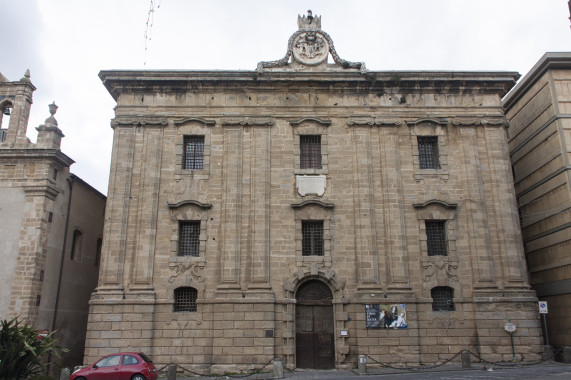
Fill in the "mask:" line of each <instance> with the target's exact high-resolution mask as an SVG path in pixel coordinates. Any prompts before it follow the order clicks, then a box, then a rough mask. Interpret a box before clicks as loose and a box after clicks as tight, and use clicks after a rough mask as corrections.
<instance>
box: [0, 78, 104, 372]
mask: <svg viewBox="0 0 571 380" xmlns="http://www.w3.org/2000/svg"><path fill="white" fill-rule="evenodd" d="M35 89H36V88H35V87H34V85H33V84H32V82H31V81H30V76H29V73H26V75H25V76H24V77H22V79H20V80H19V81H14V82H11V81H9V80H8V79H7V78H6V77H4V76H3V75H2V74H0V111H1V112H2V113H1V114H0V220H1V221H2V232H3V233H2V239H0V259H1V260H2V265H1V266H0V284H2V286H0V319H12V318H14V317H19V318H20V320H22V321H24V322H25V323H27V324H29V325H32V326H34V327H36V328H38V329H45V330H47V331H53V330H57V332H56V338H57V339H58V344H59V345H60V346H63V347H65V348H67V349H69V352H67V353H65V354H64V356H63V365H65V366H69V365H74V364H78V363H81V361H82V359H83V349H84V343H85V331H86V328H87V312H88V301H89V298H90V295H91V293H92V292H93V289H94V288H95V286H96V285H97V276H98V265H99V254H100V248H101V244H102V235H103V216H104V211H105V201H106V198H105V196H104V195H102V194H101V193H99V192H98V191H97V190H95V189H94V188H92V187H91V186H89V185H88V184H87V183H85V182H84V181H83V180H81V179H80V178H79V177H77V176H75V175H74V174H71V173H70V172H69V167H70V165H72V164H73V162H74V161H73V160H72V159H71V158H69V157H68V156H67V155H65V154H64V153H62V151H61V150H60V142H61V139H62V137H63V133H62V131H61V130H60V129H59V128H58V126H57V121H56V119H55V117H54V114H55V112H56V110H57V106H56V105H55V104H51V105H50V106H49V110H50V114H51V115H50V116H49V117H48V118H47V119H46V121H45V124H43V125H40V126H39V127H38V128H36V129H37V130H38V138H37V142H36V143H32V142H30V140H29V139H28V138H27V137H26V130H27V126H28V118H29V114H30V107H31V105H32V94H33V92H34V90H35ZM46 111H47V110H46ZM46 113H47V112H46Z"/></svg>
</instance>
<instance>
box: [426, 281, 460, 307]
mask: <svg viewBox="0 0 571 380" xmlns="http://www.w3.org/2000/svg"><path fill="white" fill-rule="evenodd" d="M430 295H431V297H432V311H454V310H455V306H454V289H452V288H451V287H449V286H436V287H434V288H432V289H431V290H430Z"/></svg>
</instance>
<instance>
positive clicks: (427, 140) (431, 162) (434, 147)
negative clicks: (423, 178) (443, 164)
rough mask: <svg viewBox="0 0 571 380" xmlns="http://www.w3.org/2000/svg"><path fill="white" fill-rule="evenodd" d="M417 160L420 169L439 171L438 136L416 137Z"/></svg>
mask: <svg viewBox="0 0 571 380" xmlns="http://www.w3.org/2000/svg"><path fill="white" fill-rule="evenodd" d="M418 158H419V161H420V168H421V169H440V160H439V158H438V136H418Z"/></svg>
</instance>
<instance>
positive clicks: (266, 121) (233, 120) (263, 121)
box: [221, 117, 275, 127]
mask: <svg viewBox="0 0 571 380" xmlns="http://www.w3.org/2000/svg"><path fill="white" fill-rule="evenodd" d="M221 124H222V126H237V125H240V126H246V127H271V126H272V125H274V124H275V121H274V119H272V118H268V117H229V118H225V119H223V120H222V122H221Z"/></svg>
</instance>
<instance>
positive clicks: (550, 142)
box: [504, 53, 571, 362]
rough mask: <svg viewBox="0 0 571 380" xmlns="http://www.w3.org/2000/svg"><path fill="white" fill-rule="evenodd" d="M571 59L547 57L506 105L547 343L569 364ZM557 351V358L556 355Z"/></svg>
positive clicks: (518, 193) (525, 233) (570, 56)
mask: <svg viewBox="0 0 571 380" xmlns="http://www.w3.org/2000/svg"><path fill="white" fill-rule="evenodd" d="M570 89H571V53H546V54H545V55H544V56H543V57H542V58H541V59H540V60H539V62H538V63H537V64H536V65H535V66H534V67H533V68H532V69H531V70H530V72H529V73H528V74H527V75H526V76H525V77H524V78H523V79H522V80H521V81H520V82H519V83H518V85H517V86H516V87H515V88H514V89H513V91H511V92H510V93H509V94H508V96H506V98H505V99H504V107H505V109H506V116H507V117H508V118H509V120H510V128H509V148H510V154H511V158H512V163H513V171H514V177H515V181H514V182H515V190H516V197H517V201H518V205H519V209H520V215H521V224H522V235H523V241H524V246H525V252H526V255H527V263H528V266H529V272H530V282H531V285H532V286H533V289H535V291H536V292H537V296H538V297H539V298H540V300H542V301H546V302H547V305H548V309H547V310H548V314H547V315H546V321H547V327H548V329H547V331H548V334H549V343H550V344H551V345H553V346H554V347H556V348H560V349H563V353H564V355H562V356H560V355H557V357H558V358H561V359H563V360H565V361H567V362H571V190H570V188H569V186H570V185H571V178H570V176H571V166H570V165H571V164H570V156H569V152H571V118H570V117H571V97H570V95H569V94H570V92H571V91H570ZM558 351H559V350H556V353H558Z"/></svg>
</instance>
